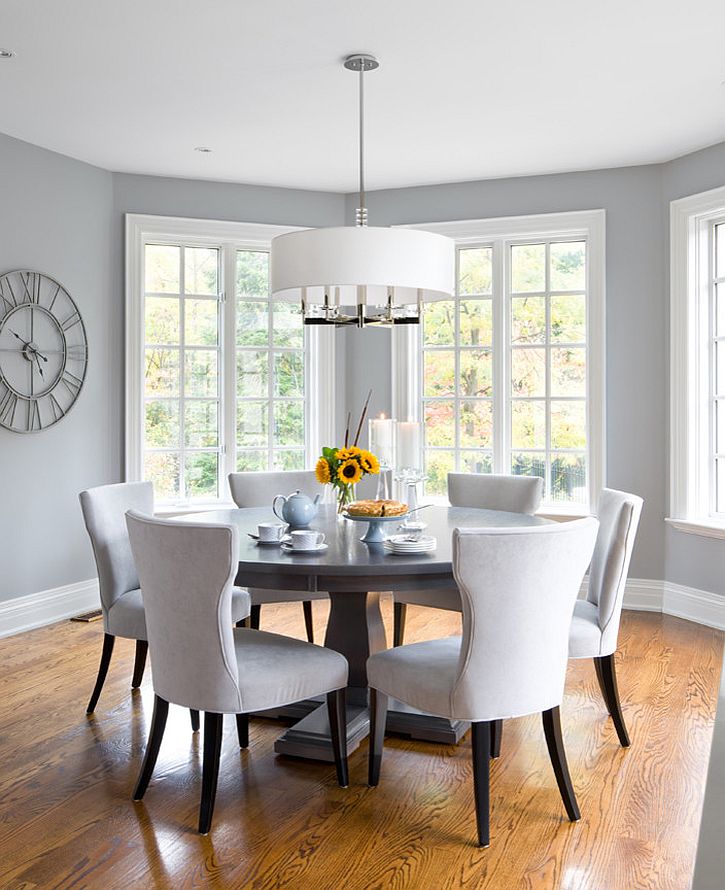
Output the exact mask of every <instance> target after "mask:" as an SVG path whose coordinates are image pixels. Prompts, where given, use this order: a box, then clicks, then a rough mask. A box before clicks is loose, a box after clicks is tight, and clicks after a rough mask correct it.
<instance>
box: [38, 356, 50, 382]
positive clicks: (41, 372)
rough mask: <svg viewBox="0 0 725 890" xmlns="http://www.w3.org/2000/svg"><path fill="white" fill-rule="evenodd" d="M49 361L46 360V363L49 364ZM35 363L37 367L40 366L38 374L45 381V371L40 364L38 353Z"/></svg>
mask: <svg viewBox="0 0 725 890" xmlns="http://www.w3.org/2000/svg"><path fill="white" fill-rule="evenodd" d="M47 361H48V359H46V362H47ZM35 363H36V365H37V366H38V373H39V374H40V376H41V377H42V378H43V380H45V375H44V374H43V369H42V368H41V367H40V362H39V361H38V354H37V352H36V354H35Z"/></svg>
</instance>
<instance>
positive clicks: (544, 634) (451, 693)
mask: <svg viewBox="0 0 725 890" xmlns="http://www.w3.org/2000/svg"><path fill="white" fill-rule="evenodd" d="M598 525H599V523H598V522H597V520H596V519H595V518H593V517H587V518H586V519H578V520H575V521H573V522H567V523H552V524H550V525H541V526H535V527H533V528H498V529H495V528H486V529H470V528H467V529H456V530H455V531H454V532H453V574H454V576H455V579H456V583H457V584H458V587H459V589H460V591H461V602H462V606H463V636H462V637H447V638H445V639H442V640H430V641H427V642H423V643H413V644H411V645H408V646H398V647H396V648H393V649H388V650H387V651H384V652H378V653H376V654H375V655H371V656H370V658H369V659H368V662H367V672H368V682H369V685H370V714H371V726H370V755H369V757H370V759H369V775H368V782H369V784H370V785H377V784H378V781H379V777H380V767H381V761H382V754H383V738H384V734H385V720H386V713H387V701H388V697H389V696H392V697H393V698H396V699H398V700H399V701H402V702H405V703H406V704H409V705H412V706H413V707H414V708H419V709H421V710H423V711H426V712H427V713H429V714H435V715H437V716H440V717H448V718H450V719H454V720H466V721H471V723H472V724H473V726H472V747H473V780H474V797H475V804H476V823H477V827H478V842H479V844H480V845H481V846H488V843H489V758H490V751H491V730H492V728H493V726H494V725H495V723H496V722H497V721H499V720H501V719H503V718H505V717H520V716H523V715H525V714H531V713H535V712H537V711H540V712H541V713H542V717H543V723H544V734H545V736H546V743H547V746H548V749H549V756H550V757H551V762H552V766H553V767H554V773H555V776H556V781H557V784H558V786H559V792H560V794H561V797H562V799H563V801H564V806H565V808H566V811H567V814H568V816H569V818H570V819H571V820H572V821H576V820H577V819H579V818H580V814H579V807H578V805H577V802H576V796H575V794H574V788H573V786H572V783H571V778H570V776H569V770H568V767H567V763H566V755H565V752H564V744H563V741H562V736H561V722H560V716H559V706H560V704H561V701H562V698H563V694H564V679H565V675H566V664H567V646H568V635H569V625H570V624H571V614H572V610H573V608H574V601H575V600H576V597H577V594H578V592H579V586H580V584H581V580H582V577H583V576H584V572H585V571H586V568H587V566H588V565H589V560H590V559H591V555H592V550H593V548H594V540H595V537H596V534H597V528H598ZM502 603H505V606H506V607H505V608H502Z"/></svg>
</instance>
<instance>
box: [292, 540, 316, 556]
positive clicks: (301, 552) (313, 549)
mask: <svg viewBox="0 0 725 890" xmlns="http://www.w3.org/2000/svg"><path fill="white" fill-rule="evenodd" d="M282 549H283V550H284V552H285V553H296V554H297V555H298V556H299V555H300V554H301V555H302V556H306V555H307V554H308V553H324V552H325V550H327V544H321V545H320V546H319V547H312V548H310V549H309V550H301V549H300V548H297V549H296V550H295V548H294V547H293V546H292V544H290V542H289V541H283V542H282Z"/></svg>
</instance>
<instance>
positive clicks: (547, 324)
mask: <svg viewBox="0 0 725 890" xmlns="http://www.w3.org/2000/svg"><path fill="white" fill-rule="evenodd" d="M544 262H545V264H546V266H545V269H544V274H545V288H546V293H545V295H544V313H545V315H544V337H545V341H544V359H545V364H544V397H545V403H544V404H545V407H544V417H545V420H546V456H545V458H544V473H545V474H546V475H545V478H544V500H545V502H547V503H548V502H550V501H551V500H552V495H551V269H550V267H551V241H548V240H547V242H546V250H545V253H544Z"/></svg>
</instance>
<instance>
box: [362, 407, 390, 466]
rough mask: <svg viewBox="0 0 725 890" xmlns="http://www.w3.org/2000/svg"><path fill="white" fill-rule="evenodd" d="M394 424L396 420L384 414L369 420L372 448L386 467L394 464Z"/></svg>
mask: <svg viewBox="0 0 725 890" xmlns="http://www.w3.org/2000/svg"><path fill="white" fill-rule="evenodd" d="M394 426H395V421H394V420H392V419H391V418H390V417H386V416H385V415H384V414H381V415H380V417H374V418H372V419H371V420H370V421H368V439H369V443H370V450H371V451H372V453H373V454H374V455H375V456H376V457H377V459H378V460H379V461H380V464H381V466H384V467H392V466H393V445H394V436H393V429H394Z"/></svg>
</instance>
